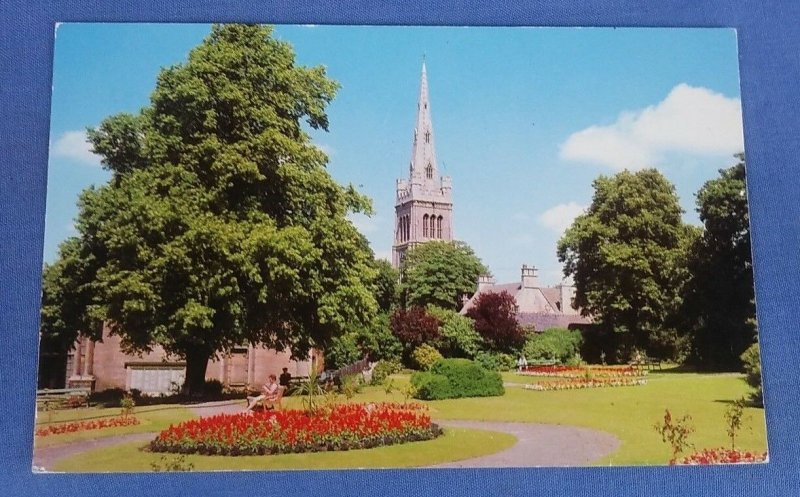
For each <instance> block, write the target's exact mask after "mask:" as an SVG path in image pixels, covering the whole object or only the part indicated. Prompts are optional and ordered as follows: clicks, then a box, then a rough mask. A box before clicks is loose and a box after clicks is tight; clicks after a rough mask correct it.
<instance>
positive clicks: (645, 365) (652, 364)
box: [628, 357, 661, 371]
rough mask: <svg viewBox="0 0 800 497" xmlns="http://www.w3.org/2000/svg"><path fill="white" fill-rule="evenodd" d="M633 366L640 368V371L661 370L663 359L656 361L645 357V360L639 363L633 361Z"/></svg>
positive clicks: (653, 358)
mask: <svg viewBox="0 0 800 497" xmlns="http://www.w3.org/2000/svg"><path fill="white" fill-rule="evenodd" d="M628 364H630V365H631V366H633V367H635V368H638V369H639V370H644V369H647V370H648V371H651V370H653V369H656V368H658V369H659V370H660V369H661V359H656V358H655V357H645V358H644V359H640V360H638V361H631V362H630V363H628Z"/></svg>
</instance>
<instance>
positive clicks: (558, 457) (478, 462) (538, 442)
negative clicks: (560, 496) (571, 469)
mask: <svg viewBox="0 0 800 497" xmlns="http://www.w3.org/2000/svg"><path fill="white" fill-rule="evenodd" d="M436 422H437V423H438V424H439V425H440V426H451V427H454V428H475V429H479V430H489V431H500V432H503V433H509V434H511V435H514V436H515V437H516V438H517V443H516V444H514V445H513V446H511V447H510V448H508V449H506V450H503V451H500V452H496V453H494V454H489V455H486V456H480V457H474V458H472V459H464V460H462V461H452V462H447V463H443V464H437V465H435V466H430V467H432V468H533V467H540V466H548V467H554V466H588V465H590V464H591V463H592V462H593V461H596V460H597V459H600V458H601V457H605V456H607V455H609V454H611V453H613V452H614V451H616V450H617V449H618V448H619V445H620V442H619V440H618V439H617V437H615V436H614V435H611V434H610V433H605V432H602V431H595V430H591V429H589V428H579V427H577V426H564V425H544V424H532V423H504V422H499V421H466V420H441V421H436Z"/></svg>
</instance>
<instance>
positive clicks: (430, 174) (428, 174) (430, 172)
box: [425, 162, 433, 179]
mask: <svg viewBox="0 0 800 497" xmlns="http://www.w3.org/2000/svg"><path fill="white" fill-rule="evenodd" d="M425 177H426V178H428V179H432V178H433V166H431V163H430V162H428V165H427V167H425Z"/></svg>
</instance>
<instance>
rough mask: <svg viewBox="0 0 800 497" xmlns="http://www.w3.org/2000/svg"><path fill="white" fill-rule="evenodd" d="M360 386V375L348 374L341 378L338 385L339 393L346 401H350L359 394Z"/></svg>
mask: <svg viewBox="0 0 800 497" xmlns="http://www.w3.org/2000/svg"><path fill="white" fill-rule="evenodd" d="M362 386H363V385H362V383H361V375H359V374H350V375H347V376H342V377H341V379H340V383H339V393H341V394H342V395H344V397H345V398H346V399H347V400H350V399H352V398H353V397H355V395H356V394H357V393H361V390H362Z"/></svg>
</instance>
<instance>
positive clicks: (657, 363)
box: [644, 357, 661, 369]
mask: <svg viewBox="0 0 800 497" xmlns="http://www.w3.org/2000/svg"><path fill="white" fill-rule="evenodd" d="M644 362H645V365H646V366H647V369H655V368H658V369H661V359H656V358H655V357H646V358H645V360H644Z"/></svg>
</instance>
